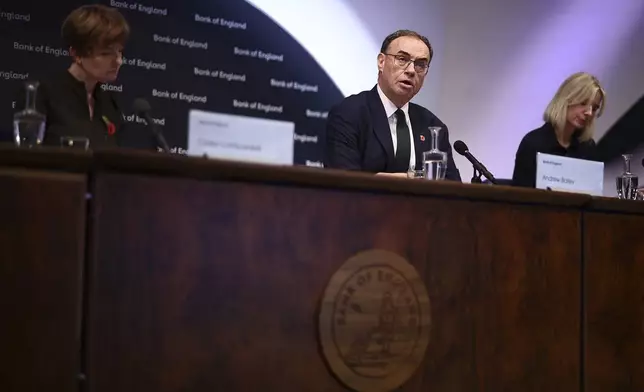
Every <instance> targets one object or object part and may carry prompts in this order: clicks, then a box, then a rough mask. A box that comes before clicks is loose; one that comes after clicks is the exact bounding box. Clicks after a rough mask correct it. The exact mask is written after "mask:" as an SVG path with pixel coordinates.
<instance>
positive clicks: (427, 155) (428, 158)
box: [423, 127, 447, 180]
mask: <svg viewBox="0 0 644 392" xmlns="http://www.w3.org/2000/svg"><path fill="white" fill-rule="evenodd" d="M440 131H441V127H429V132H430V134H431V137H432V144H431V146H432V148H431V150H429V151H425V152H423V172H424V173H425V178H426V179H428V180H443V179H445V173H446V172H447V153H446V152H444V151H441V150H439V149H438V135H439V134H440Z"/></svg>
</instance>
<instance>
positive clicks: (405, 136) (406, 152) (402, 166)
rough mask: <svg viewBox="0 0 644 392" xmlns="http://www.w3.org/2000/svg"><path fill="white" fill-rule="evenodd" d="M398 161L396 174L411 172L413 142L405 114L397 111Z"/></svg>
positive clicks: (395, 167)
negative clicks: (410, 138) (410, 161)
mask: <svg viewBox="0 0 644 392" xmlns="http://www.w3.org/2000/svg"><path fill="white" fill-rule="evenodd" d="M394 114H395V115H396V139H397V141H398V145H397V147H396V159H395V164H394V170H395V171H396V172H405V173H406V172H407V170H409V156H410V155H411V140H409V127H407V120H406V119H405V112H403V111H402V110H401V109H398V110H396V113H394Z"/></svg>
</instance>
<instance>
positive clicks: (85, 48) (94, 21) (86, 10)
mask: <svg viewBox="0 0 644 392" xmlns="http://www.w3.org/2000/svg"><path fill="white" fill-rule="evenodd" d="M61 33H62V37H63V40H64V41H65V44H66V45H67V46H68V47H71V48H73V49H74V50H75V51H76V52H77V53H78V55H80V56H85V55H88V54H90V53H91V52H92V50H94V49H97V48H104V47H108V46H110V45H114V44H121V45H125V42H126V41H127V39H128V38H129V36H130V26H129V25H128V23H127V21H126V20H125V18H124V17H123V15H121V13H120V12H119V11H118V10H117V9H115V8H111V7H107V6H104V5H100V4H92V5H84V6H81V7H79V8H76V9H75V10H74V11H72V12H71V13H70V14H69V15H68V16H67V18H65V21H64V22H63V27H62V29H61Z"/></svg>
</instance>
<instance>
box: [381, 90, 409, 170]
mask: <svg viewBox="0 0 644 392" xmlns="http://www.w3.org/2000/svg"><path fill="white" fill-rule="evenodd" d="M377 90H378V95H379V96H380V100H381V101H382V106H384V107H385V113H386V114H387V120H389V130H390V131H391V141H392V142H393V143H394V156H395V155H396V151H397V150H398V137H397V136H396V125H397V123H398V119H397V117H396V114H395V113H396V111H397V110H398V107H397V106H396V105H394V103H393V102H391V101H390V100H389V98H387V96H386V95H385V93H384V92H382V90H381V89H380V85H378V86H377ZM400 109H401V110H402V111H403V113H405V120H406V121H407V128H408V129H409V141H410V147H411V153H410V154H409V168H410V169H411V170H414V168H415V167H416V149H415V147H414V133H413V132H412V130H411V121H409V102H407V103H406V104H405V105H404V106H403V107H401V108H400Z"/></svg>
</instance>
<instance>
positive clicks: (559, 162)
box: [536, 152, 604, 196]
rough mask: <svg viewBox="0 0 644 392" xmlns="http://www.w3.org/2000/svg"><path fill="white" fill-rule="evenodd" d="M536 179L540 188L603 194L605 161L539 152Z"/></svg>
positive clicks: (596, 194)
mask: <svg viewBox="0 0 644 392" xmlns="http://www.w3.org/2000/svg"><path fill="white" fill-rule="evenodd" d="M536 180H537V181H536V186H537V188H539V189H548V188H550V189H552V190H553V191H564V192H574V193H586V194H589V195H593V196H602V194H603V192H604V163H603V162H594V161H587V160H584V159H577V158H569V157H561V156H558V155H550V154H543V153H540V152H539V153H537V178H536Z"/></svg>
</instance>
